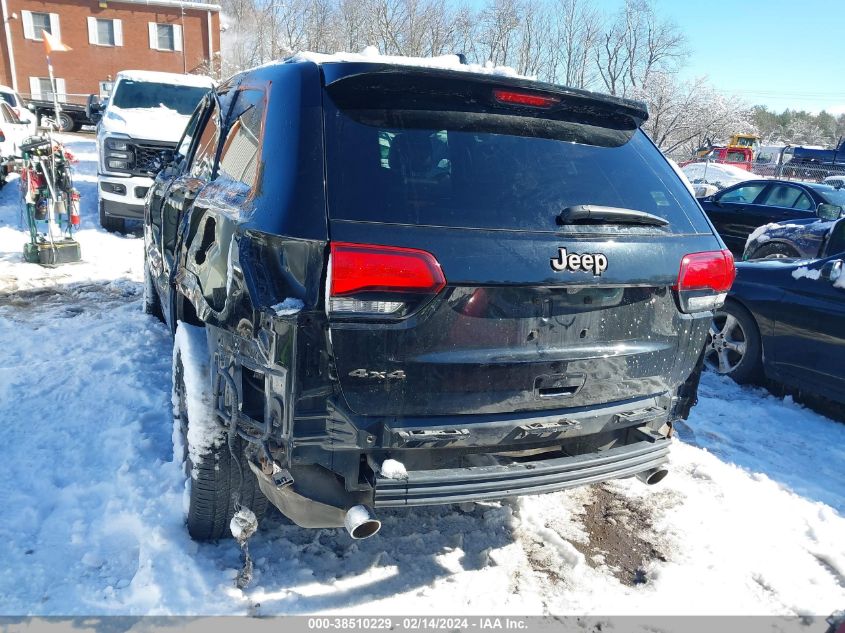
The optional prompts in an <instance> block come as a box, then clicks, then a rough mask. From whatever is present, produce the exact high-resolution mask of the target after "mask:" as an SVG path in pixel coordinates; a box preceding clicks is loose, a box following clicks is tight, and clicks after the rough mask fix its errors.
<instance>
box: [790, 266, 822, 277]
mask: <svg viewBox="0 0 845 633" xmlns="http://www.w3.org/2000/svg"><path fill="white" fill-rule="evenodd" d="M820 276H821V270H820V269H818V268H817V269H815V270H810V269H809V268H807V267H806V266H800V267H799V268H796V269H795V270H793V271H792V278H793V279H804V278H807V279H814V280H815V279H818V278H819V277H820Z"/></svg>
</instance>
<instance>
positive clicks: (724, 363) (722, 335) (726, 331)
mask: <svg viewBox="0 0 845 633" xmlns="http://www.w3.org/2000/svg"><path fill="white" fill-rule="evenodd" d="M704 364H705V365H707V367H708V368H709V369H711V370H712V371H715V372H716V373H717V374H722V375H723V376H729V377H730V378H732V379H733V380H734V381H735V382H738V383H740V384H745V383H751V382H756V381H757V380H759V379H760V377H761V375H762V370H763V361H762V344H761V342H760V331H759V330H758V329H757V323H756V322H755V321H754V317H753V316H751V313H750V312H748V310H746V309H745V308H743V307H742V306H741V305H739V304H738V303H736V302H734V301H728V302H726V303H725V305H724V306H723V307H722V308H721V309H719V310H716V312H715V313H714V314H713V322H712V323H711V325H710V332H709V333H708V334H707V343H706V344H705V346H704Z"/></svg>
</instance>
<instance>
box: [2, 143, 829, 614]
mask: <svg viewBox="0 0 845 633" xmlns="http://www.w3.org/2000/svg"><path fill="white" fill-rule="evenodd" d="M69 138H71V139H72V140H71V143H70V147H71V149H72V150H73V151H74V152H75V153H76V154H77V155H78V156H79V157H80V158H81V159H82V163H81V165H80V167H79V170H78V175H77V178H76V180H77V184H78V186H79V188H80V189H81V191H82V194H83V196H84V198H83V212H84V213H85V218H84V221H83V228H82V230H81V231H80V233H79V241H80V242H81V244H82V252H83V257H84V259H85V262H84V263H81V264H77V265H69V266H64V267H61V268H56V269H53V270H51V269H45V268H41V267H39V266H35V265H32V264H25V263H23V262H22V261H21V257H20V252H21V248H22V246H23V243H24V240H25V235H24V232H23V231H21V230H20V228H19V224H18V219H19V206H18V202H17V187H16V183H15V182H11V183H10V184H9V186H7V187H6V188H5V189H3V190H2V191H0V349H2V350H3V353H2V356H0V425H2V427H0V428H2V431H3V442H2V444H0V498H2V500H3V516H2V521H0V561H2V564H0V597H1V598H0V614H2V615H10V614H146V613H155V614H217V613H254V614H275V613H315V612H334V613H337V612H344V613H357V614H372V615H374V614H405V613H415V614H435V613H452V614H459V613H460V614H490V613H495V614H539V613H552V614H581V613H590V614H602V615H606V614H638V615H645V614H670V613H672V614H676V613H679V614H815V615H822V616H826V615H828V614H830V613H831V612H832V611H834V610H836V609H841V608H843V607H845V538H843V536H845V425H843V424H841V423H839V422H834V421H832V420H830V419H827V418H825V417H823V416H821V415H819V414H817V413H814V412H812V411H809V410H808V409H805V408H804V407H802V406H799V405H797V404H794V403H793V402H792V401H790V400H788V399H787V400H783V399H779V398H776V397H774V396H771V395H769V394H768V393H767V392H765V391H764V390H762V389H759V388H740V387H738V386H737V385H735V384H733V383H732V382H730V381H728V380H726V379H722V378H719V377H717V376H715V375H712V374H708V375H705V376H704V380H703V383H702V388H701V402H700V404H699V405H698V406H697V407H696V409H695V410H694V413H693V415H692V417H691V419H690V420H689V421H688V424H686V425H684V426H683V428H682V429H681V433H680V436H681V438H680V439H679V440H678V441H676V443H675V446H674V447H673V453H672V458H671V464H670V470H671V472H670V475H669V477H667V478H666V479H665V480H664V481H663V482H662V483H660V484H658V485H657V486H654V487H646V486H645V485H644V484H642V483H640V482H639V481H637V480H625V481H619V482H613V483H610V484H606V485H602V486H594V487H590V488H582V489H577V490H572V491H568V492H564V493H559V494H553V495H547V496H543V497H527V498H521V499H518V500H513V501H506V502H503V503H486V504H477V505H467V506H462V507H457V506H448V507H440V508H423V509H413V510H393V511H385V512H382V513H380V518H381V519H382V521H383V524H384V525H383V528H382V531H381V533H380V534H379V535H378V536H377V537H375V538H372V539H369V540H366V541H358V542H353V541H352V540H351V539H350V538H349V537H348V536H347V535H346V533H345V532H343V531H342V530H315V531H305V530H301V529H299V528H297V527H295V526H293V525H292V524H290V523H289V522H287V521H286V520H284V519H283V518H281V517H280V516H279V515H278V514H273V515H272V516H270V517H268V519H266V520H265V521H264V522H263V524H262V527H261V530H260V531H259V533H258V535H257V536H256V537H255V538H254V539H253V541H252V543H251V552H252V554H253V556H254V558H255V559H256V571H255V579H254V581H253V583H252V585H251V586H250V587H249V588H248V589H247V590H246V591H240V590H237V589H235V588H234V586H233V579H234V578H235V575H236V574H237V571H238V569H239V566H240V558H239V550H238V548H237V546H236V545H235V544H234V542H233V541H226V542H221V543H218V544H196V543H193V542H191V540H190V539H189V538H188V536H187V533H186V531H185V529H184V526H183V508H182V492H183V485H184V484H183V481H182V478H181V470H180V467H179V466H177V465H176V464H174V463H173V462H172V461H171V460H172V453H173V450H172V440H171V420H170V413H169V411H170V405H169V400H170V346H171V341H170V339H169V336H168V334H167V332H166V331H165V329H164V327H163V326H162V325H161V324H159V323H158V322H157V321H155V320H154V319H152V318H151V317H147V316H145V315H144V314H142V312H141V279H142V277H141V275H142V243H141V242H142V241H141V239H140V238H138V237H136V236H118V235H109V234H107V233H105V232H103V231H102V230H100V229H99V228H97V226H96V223H97V222H96V198H95V196H96V182H95V175H94V174H95V168H94V164H93V161H94V147H93V142H92V141H91V140H90V139H87V138H82V137H69Z"/></svg>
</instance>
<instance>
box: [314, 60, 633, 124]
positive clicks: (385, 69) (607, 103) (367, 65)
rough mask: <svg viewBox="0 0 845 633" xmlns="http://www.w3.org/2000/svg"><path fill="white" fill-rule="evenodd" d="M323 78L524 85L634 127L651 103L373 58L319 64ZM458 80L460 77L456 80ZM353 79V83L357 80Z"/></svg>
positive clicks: (330, 82)
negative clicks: (377, 60)
mask: <svg viewBox="0 0 845 633" xmlns="http://www.w3.org/2000/svg"><path fill="white" fill-rule="evenodd" d="M320 67H321V70H322V73H323V80H324V83H325V85H326V86H327V87H331V86H335V85H336V84H340V83H345V82H346V81H347V80H352V79H353V78H354V79H357V80H358V82H361V83H362V84H363V83H367V81H368V80H372V82H373V83H378V84H381V83H385V84H395V85H398V84H400V83H412V80H413V79H414V78H417V79H428V80H430V81H437V80H442V81H443V83H444V85H445V84H452V89H455V88H457V89H459V90H461V91H470V90H471V87H475V88H476V89H477V88H479V87H487V86H489V87H490V89H492V88H494V87H496V88H508V89H514V88H516V89H524V90H526V91H529V92H531V93H536V94H542V95H547V96H554V97H557V98H559V99H560V102H561V105H562V107H568V108H583V109H589V110H591V111H593V112H597V111H602V112H605V113H612V114H614V115H616V116H617V117H619V116H622V117H626V118H629V119H631V120H632V122H633V123H634V127H640V126H641V125H642V124H643V122H645V121H646V120H647V119H648V106H647V105H646V104H645V103H644V102H642V101H635V100H633V99H621V98H619V97H613V96H610V95H606V94H601V93H598V92H591V91H589V90H580V89H577V88H567V87H565V86H558V85H555V84H550V83H545V82H541V81H534V80H532V79H527V78H524V77H512V76H508V75H503V74H495V73H493V72H491V73H483V72H474V71H471V70H469V69H467V70H463V69H459V68H455V69H445V68H429V67H425V66H401V65H397V64H383V63H372V62H331V63H325V64H321V65H320ZM456 80H458V81H457V82H456ZM358 82H355V81H353V82H351V83H358Z"/></svg>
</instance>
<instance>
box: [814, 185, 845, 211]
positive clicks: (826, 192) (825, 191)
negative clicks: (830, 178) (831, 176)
mask: <svg viewBox="0 0 845 633" xmlns="http://www.w3.org/2000/svg"><path fill="white" fill-rule="evenodd" d="M813 189H815V190H816V191H818V192H819V193H820V194H821V195H822V197H824V199H825V200H827V201H828V202H829V203H830V204H835V205H837V206H840V207H845V189H843V188H841V187H840V188H839V189H837V188H836V187H833V186H831V185H814V186H813Z"/></svg>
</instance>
